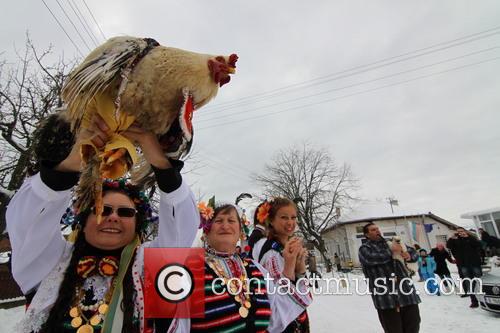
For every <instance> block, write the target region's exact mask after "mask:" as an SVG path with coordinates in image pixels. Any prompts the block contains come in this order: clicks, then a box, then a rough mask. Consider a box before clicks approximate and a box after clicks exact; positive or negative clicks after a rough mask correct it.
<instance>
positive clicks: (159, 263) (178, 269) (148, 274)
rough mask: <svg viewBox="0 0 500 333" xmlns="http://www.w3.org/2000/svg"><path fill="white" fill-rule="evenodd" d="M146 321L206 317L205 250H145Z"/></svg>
mask: <svg viewBox="0 0 500 333" xmlns="http://www.w3.org/2000/svg"><path fill="white" fill-rule="evenodd" d="M144 315H145V317H146V318H174V317H175V318H203V317H204V316H205V250H204V249H200V248H146V249H144Z"/></svg>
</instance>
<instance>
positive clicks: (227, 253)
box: [169, 198, 312, 333]
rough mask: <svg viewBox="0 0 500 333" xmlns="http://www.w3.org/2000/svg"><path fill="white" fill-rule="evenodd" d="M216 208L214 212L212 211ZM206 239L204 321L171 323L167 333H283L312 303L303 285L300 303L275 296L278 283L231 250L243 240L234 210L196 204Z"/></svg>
mask: <svg viewBox="0 0 500 333" xmlns="http://www.w3.org/2000/svg"><path fill="white" fill-rule="evenodd" d="M214 206H216V207H214ZM198 208H199V209H200V220H201V226H202V227H203V238H204V240H205V250H206V258H205V316H204V318H191V319H175V320H174V321H173V323H172V325H171V329H170V330H169V332H176V333H187V332H270V333H278V332H284V330H285V329H286V327H287V325H288V324H289V323H290V322H291V321H293V320H294V319H295V318H296V317H297V316H298V315H299V314H300V313H302V312H303V311H304V309H305V308H306V307H307V306H309V304H310V303H311V301H312V298H311V295H310V293H309V291H308V289H307V288H306V287H305V286H304V288H302V290H301V292H302V293H303V295H304V296H303V300H304V301H305V302H304V303H302V304H297V303H296V302H294V301H293V300H292V298H290V297H289V295H288V294H287V293H283V292H276V287H275V283H276V285H277V284H278V283H279V284H280V285H282V284H285V285H286V284H290V280H288V279H286V278H285V279H283V280H280V281H273V279H272V277H271V276H270V275H269V272H268V271H267V270H266V269H265V268H264V267H262V266H261V265H259V264H258V263H257V262H256V261H254V260H252V259H250V258H244V257H242V256H241V254H240V253H239V252H238V251H236V246H237V244H238V241H239V240H240V239H242V238H243V237H244V233H243V224H242V219H241V217H240V215H239V211H238V209H237V208H236V206H234V205H232V204H221V205H218V206H217V205H216V204H215V199H214V198H212V199H211V200H210V201H209V204H208V205H206V204H205V203H200V204H199V205H198Z"/></svg>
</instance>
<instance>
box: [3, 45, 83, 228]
mask: <svg viewBox="0 0 500 333" xmlns="http://www.w3.org/2000/svg"><path fill="white" fill-rule="evenodd" d="M50 54H51V48H49V49H48V50H45V51H42V52H39V51H37V50H36V48H35V46H34V45H33V43H32V41H31V40H30V39H29V36H27V39H26V44H25V49H24V51H23V52H22V53H20V52H17V61H16V63H15V64H13V65H9V64H8V63H7V62H6V61H1V60H0V133H1V138H0V149H1V153H0V189H1V191H0V232H2V231H3V230H4V229H5V209H6V207H7V203H8V202H9V201H10V195H9V194H11V193H12V192H13V191H15V190H17V189H18V188H19V187H20V186H21V184H22V183H23V180H24V178H25V177H26V174H27V171H28V169H29V168H30V166H31V165H32V161H31V156H32V143H33V138H32V133H33V131H34V130H35V128H36V126H37V125H38V123H39V122H40V121H41V120H43V119H45V118H46V117H47V116H48V115H49V114H50V113H51V112H53V111H54V110H55V109H56V108H58V107H61V106H62V101H61V98H60V92H61V89H62V85H63V82H64V79H65V77H66V75H67V73H68V72H69V71H70V69H71V68H72V66H73V64H74V62H71V63H68V62H65V61H64V59H59V61H57V62H56V63H55V64H53V65H50V66H49V65H46V64H45V61H46V58H47V57H48V56H49V55H50Z"/></svg>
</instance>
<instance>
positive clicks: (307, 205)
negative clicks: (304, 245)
mask: <svg viewBox="0 0 500 333" xmlns="http://www.w3.org/2000/svg"><path fill="white" fill-rule="evenodd" d="M254 178H255V180H256V181H257V182H258V183H259V184H260V185H261V186H262V187H263V189H264V194H265V195H267V196H269V197H276V196H282V197H286V198H290V199H294V200H295V201H296V203H297V208H298V220H299V223H298V225H299V228H300V231H301V233H302V234H303V236H304V237H305V239H306V240H307V241H308V242H309V243H312V244H313V245H314V247H315V248H316V249H317V250H318V251H319V252H320V253H321V256H322V257H323V259H324V261H325V263H326V265H327V268H328V270H330V269H331V260H330V256H329V255H328V253H327V247H326V245H325V241H324V239H323V236H322V231H324V230H325V229H326V228H328V227H330V226H332V225H334V224H335V223H337V222H338V218H339V214H340V210H348V209H350V208H351V207H352V204H353V203H354V201H357V200H358V199H357V198H356V197H355V192H356V190H357V189H358V180H357V179H356V178H355V177H354V176H353V174H352V172H351V168H350V166H349V165H347V164H343V165H342V166H338V165H337V164H336V163H335V161H334V159H333V158H332V157H331V156H330V154H329V153H328V151H327V150H326V149H317V148H314V147H313V146H311V145H310V144H307V143H304V144H302V145H301V146H300V147H291V148H288V149H286V150H280V151H278V152H277V153H276V154H275V155H274V157H273V159H272V162H271V163H270V164H267V165H266V166H265V170H264V172H263V173H262V174H260V175H256V176H254Z"/></svg>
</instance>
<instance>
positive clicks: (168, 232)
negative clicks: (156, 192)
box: [122, 125, 200, 247]
mask: <svg viewBox="0 0 500 333" xmlns="http://www.w3.org/2000/svg"><path fill="white" fill-rule="evenodd" d="M122 134H123V135H124V136H125V137H127V138H129V139H130V140H132V141H134V142H136V143H137V144H138V145H139V146H140V147H141V149H142V152H143V154H144V157H145V158H146V160H147V161H148V162H149V163H150V164H151V166H152V167H153V171H154V173H155V176H156V181H157V183H158V187H159V188H160V209H159V213H160V216H159V227H158V236H157V238H156V239H154V240H153V241H152V242H150V243H148V244H147V245H146V246H148V247H191V245H192V243H193V241H194V238H195V236H196V232H197V230H198V226H199V224H200V217H199V213H198V209H197V207H196V201H195V199H194V195H193V193H192V192H191V189H190V188H189V186H188V185H187V184H186V182H185V181H184V180H183V179H182V176H181V174H180V170H181V168H182V166H183V162H182V161H173V160H172V161H171V160H169V159H168V158H167V157H166V156H165V154H164V152H163V149H162V147H161V145H160V143H159V142H158V139H157V137H156V135H154V134H153V133H150V132H146V131H144V130H143V129H142V128H140V127H139V126H137V125H132V126H130V127H129V129H128V130H127V131H126V132H124V133H122Z"/></svg>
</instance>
